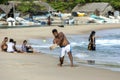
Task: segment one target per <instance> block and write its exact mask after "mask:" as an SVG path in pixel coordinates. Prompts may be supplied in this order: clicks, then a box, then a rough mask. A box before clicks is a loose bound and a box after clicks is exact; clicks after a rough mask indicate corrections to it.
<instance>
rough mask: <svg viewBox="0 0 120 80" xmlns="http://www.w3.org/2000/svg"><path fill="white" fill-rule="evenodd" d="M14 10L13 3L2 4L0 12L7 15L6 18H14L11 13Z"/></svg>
mask: <svg viewBox="0 0 120 80" xmlns="http://www.w3.org/2000/svg"><path fill="white" fill-rule="evenodd" d="M12 10H13V4H11V3H6V4H1V5H0V12H1V13H5V14H6V17H9V16H10V15H11V16H12V15H13V13H11V12H12Z"/></svg>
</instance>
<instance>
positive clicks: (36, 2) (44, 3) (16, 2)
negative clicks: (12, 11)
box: [9, 1, 54, 11]
mask: <svg viewBox="0 0 120 80" xmlns="http://www.w3.org/2000/svg"><path fill="white" fill-rule="evenodd" d="M9 3H14V4H15V5H17V4H20V3H21V2H20V1H9ZM34 3H35V4H38V5H41V6H45V7H46V10H47V11H49V10H50V11H53V10H54V9H53V8H52V7H51V6H50V5H49V4H48V3H46V2H42V1H34Z"/></svg>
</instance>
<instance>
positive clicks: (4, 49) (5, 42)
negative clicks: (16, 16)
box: [1, 37, 8, 52]
mask: <svg viewBox="0 0 120 80" xmlns="http://www.w3.org/2000/svg"><path fill="white" fill-rule="evenodd" d="M7 42H8V37H5V38H4V40H3V41H2V44H1V50H2V51H5V52H6V51H7Z"/></svg>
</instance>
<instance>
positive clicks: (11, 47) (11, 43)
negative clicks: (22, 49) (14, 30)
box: [7, 39, 15, 53]
mask: <svg viewBox="0 0 120 80" xmlns="http://www.w3.org/2000/svg"><path fill="white" fill-rule="evenodd" d="M7 46H8V48H7V52H10V53H14V52H15V50H14V40H13V39H10V40H9V43H8V44H7Z"/></svg>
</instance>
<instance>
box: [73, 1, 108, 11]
mask: <svg viewBox="0 0 120 80" xmlns="http://www.w3.org/2000/svg"><path fill="white" fill-rule="evenodd" d="M109 5H110V4H109V3H104V2H102V3H87V4H85V5H83V6H82V5H80V4H78V5H77V6H76V7H75V8H74V9H73V10H72V12H76V11H81V12H94V11H95V10H98V11H100V12H102V11H104V10H105V8H107V7H108V6H109Z"/></svg>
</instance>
